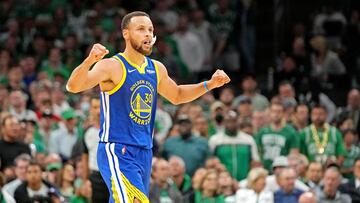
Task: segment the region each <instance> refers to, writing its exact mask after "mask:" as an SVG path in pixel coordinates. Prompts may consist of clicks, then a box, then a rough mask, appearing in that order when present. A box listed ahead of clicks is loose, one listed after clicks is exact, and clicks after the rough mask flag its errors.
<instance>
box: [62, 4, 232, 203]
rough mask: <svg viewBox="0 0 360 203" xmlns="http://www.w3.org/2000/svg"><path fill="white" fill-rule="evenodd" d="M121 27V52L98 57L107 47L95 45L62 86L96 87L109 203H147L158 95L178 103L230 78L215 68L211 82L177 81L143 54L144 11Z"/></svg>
mask: <svg viewBox="0 0 360 203" xmlns="http://www.w3.org/2000/svg"><path fill="white" fill-rule="evenodd" d="M121 29H122V34H123V37H124V39H125V42H126V48H125V51H124V52H123V53H119V54H116V55H115V56H113V57H112V58H107V59H102V58H103V57H104V56H105V55H106V54H108V53H109V51H108V50H107V49H106V48H105V47H104V46H102V45H101V44H95V45H94V46H93V47H92V49H91V51H90V53H89V56H88V57H87V58H86V59H85V60H84V61H83V62H82V63H81V64H80V65H79V66H78V67H77V68H76V69H75V70H74V71H73V72H72V74H71V76H70V78H69V81H68V83H67V85H66V88H67V90H68V91H70V92H73V93H77V92H81V91H84V90H87V89H89V88H93V87H95V86H96V85H98V84H99V85H100V89H101V95H100V97H101V98H100V100H101V115H100V120H101V127H100V135H99V136H100V143H99V146H98V153H97V161H98V166H99V170H100V173H101V175H102V177H103V179H104V181H105V183H106V185H107V187H108V189H109V192H110V200H109V202H143V203H147V202H149V198H148V194H149V185H150V173H151V160H152V151H151V148H152V135H153V127H154V120H155V111H156V101H157V94H158V93H159V94H160V95H162V96H163V97H165V98H166V99H167V100H169V101H170V102H172V103H173V104H181V103H185V102H190V101H193V100H195V99H196V98H198V97H200V96H201V95H203V94H204V93H206V92H207V91H209V90H211V89H214V88H217V87H220V86H223V85H224V84H226V83H228V82H230V79H229V77H228V76H227V75H226V73H225V72H224V71H222V70H217V71H216V72H215V73H214V74H213V76H212V78H211V79H210V80H209V81H205V82H202V83H198V84H192V85H177V84H176V83H175V82H174V81H173V80H172V79H171V78H170V77H169V76H168V72H167V70H166V68H165V67H164V65H163V64H162V63H160V62H158V61H156V60H152V59H150V58H148V57H146V56H148V55H150V53H151V51H152V46H153V44H154V41H155V40H154V39H155V38H154V36H153V31H154V27H153V24H152V22H151V20H150V18H149V16H148V14H146V13H144V12H139V11H136V12H132V13H129V14H127V15H126V16H124V18H123V20H122V24H121ZM94 64H95V65H94ZM92 65H94V67H93V68H92V69H91V70H90V68H91V67H92Z"/></svg>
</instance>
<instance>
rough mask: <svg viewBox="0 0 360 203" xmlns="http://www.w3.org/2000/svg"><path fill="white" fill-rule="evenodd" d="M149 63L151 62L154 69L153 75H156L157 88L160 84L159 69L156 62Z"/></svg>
mask: <svg viewBox="0 0 360 203" xmlns="http://www.w3.org/2000/svg"><path fill="white" fill-rule="evenodd" d="M151 61H152V62H153V64H154V67H155V73H156V79H157V85H158V87H159V84H160V76H159V67H158V65H157V63H156V61H154V60H153V59H151Z"/></svg>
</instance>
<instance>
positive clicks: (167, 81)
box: [155, 61, 230, 104]
mask: <svg viewBox="0 0 360 203" xmlns="http://www.w3.org/2000/svg"><path fill="white" fill-rule="evenodd" d="M155 63H156V64H157V66H158V71H159V73H158V74H159V80H160V81H159V86H158V92H159V94H160V95H161V96H163V97H165V98H166V99H167V100H169V101H170V102H171V103H173V104H182V103H186V102H190V101H193V100H195V99H197V98H199V97H200V96H201V95H203V94H205V93H206V92H207V90H206V89H205V86H204V82H201V83H197V84H191V85H177V84H176V83H175V81H174V80H172V79H171V78H170V77H169V75H168V72H167V70H166V68H165V66H164V65H163V64H162V63H160V62H158V61H155ZM229 82H230V78H229V77H228V76H227V75H226V73H225V72H224V71H222V70H217V71H216V72H215V73H214V74H213V75H212V77H211V79H210V80H208V81H206V86H207V88H208V89H209V90H212V89H214V88H217V87H221V86H223V85H224V84H226V83H229Z"/></svg>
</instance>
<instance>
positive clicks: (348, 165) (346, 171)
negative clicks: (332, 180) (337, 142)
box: [341, 129, 360, 179]
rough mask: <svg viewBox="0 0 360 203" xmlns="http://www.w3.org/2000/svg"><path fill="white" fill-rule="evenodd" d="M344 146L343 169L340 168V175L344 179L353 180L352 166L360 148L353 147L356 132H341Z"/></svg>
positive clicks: (359, 153)
mask: <svg viewBox="0 0 360 203" xmlns="http://www.w3.org/2000/svg"><path fill="white" fill-rule="evenodd" d="M343 136H344V144H345V149H346V152H347V153H346V155H345V160H344V163H343V167H342V168H341V173H342V175H343V176H344V178H347V179H354V174H353V171H354V165H355V160H356V159H357V158H358V157H359V156H360V147H358V146H357V145H355V138H356V137H357V132H356V130H353V129H348V130H345V131H343Z"/></svg>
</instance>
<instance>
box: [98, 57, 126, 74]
mask: <svg viewBox="0 0 360 203" xmlns="http://www.w3.org/2000/svg"><path fill="white" fill-rule="evenodd" d="M96 66H97V67H98V68H99V69H102V70H104V71H114V70H119V69H120V70H121V66H122V65H121V63H119V61H118V60H117V59H115V58H113V57H111V58H105V59H102V60H100V61H98V62H97V63H96Z"/></svg>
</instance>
